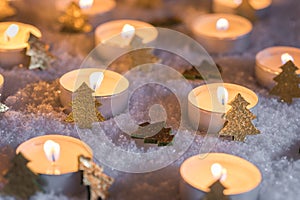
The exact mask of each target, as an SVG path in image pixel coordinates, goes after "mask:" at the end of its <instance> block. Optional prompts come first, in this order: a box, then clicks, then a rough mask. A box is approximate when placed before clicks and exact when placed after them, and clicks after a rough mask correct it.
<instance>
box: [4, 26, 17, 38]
mask: <svg viewBox="0 0 300 200" xmlns="http://www.w3.org/2000/svg"><path fill="white" fill-rule="evenodd" d="M18 32H19V26H18V25H16V24H11V25H9V27H8V28H7V29H6V31H5V33H4V37H5V39H6V40H7V41H9V40H11V39H12V38H13V37H15V36H16V35H17V34H18Z"/></svg>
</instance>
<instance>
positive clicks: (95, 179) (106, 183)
mask: <svg viewBox="0 0 300 200" xmlns="http://www.w3.org/2000/svg"><path fill="white" fill-rule="evenodd" d="M78 159H79V170H82V171H83V184H84V185H86V186H89V200H97V199H98V198H99V197H100V198H101V199H106V198H107V197H108V189H109V188H110V186H111V185H112V184H113V182H114V179H113V178H111V177H109V176H107V175H106V174H104V173H103V168H102V167H100V166H98V165H97V164H96V163H94V162H93V161H92V160H91V159H90V158H87V157H84V156H83V155H80V156H79V158H78Z"/></svg>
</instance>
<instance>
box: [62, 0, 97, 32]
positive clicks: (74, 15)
mask: <svg viewBox="0 0 300 200" xmlns="http://www.w3.org/2000/svg"><path fill="white" fill-rule="evenodd" d="M58 20H59V22H60V23H62V25H63V27H62V31H66V32H75V33H79V32H90V31H91V30H92V26H91V25H90V24H89V23H88V19H87V16H86V15H84V14H83V13H82V11H81V9H80V7H79V5H78V4H77V3H75V2H71V4H70V5H69V7H68V8H67V10H66V12H65V14H64V15H62V16H61V17H60V18H59V19H58Z"/></svg>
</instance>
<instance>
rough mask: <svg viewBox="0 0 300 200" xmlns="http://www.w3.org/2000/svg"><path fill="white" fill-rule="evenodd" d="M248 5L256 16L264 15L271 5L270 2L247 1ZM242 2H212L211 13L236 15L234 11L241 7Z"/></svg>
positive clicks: (237, 0) (234, 0)
mask: <svg viewBox="0 0 300 200" xmlns="http://www.w3.org/2000/svg"><path fill="white" fill-rule="evenodd" d="M248 1H249V4H250V5H251V6H252V7H253V9H254V10H255V12H256V15H257V16H263V15H265V14H266V13H267V12H268V10H269V8H270V6H271V4H272V0H248ZM242 2H243V0H213V11H214V12H219V13H232V14H236V9H237V7H238V6H240V5H241V3H242Z"/></svg>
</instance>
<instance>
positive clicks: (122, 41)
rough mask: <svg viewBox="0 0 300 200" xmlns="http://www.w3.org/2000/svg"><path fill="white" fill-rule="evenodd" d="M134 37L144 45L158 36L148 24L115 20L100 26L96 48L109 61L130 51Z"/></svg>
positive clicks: (97, 29)
mask: <svg viewBox="0 0 300 200" xmlns="http://www.w3.org/2000/svg"><path fill="white" fill-rule="evenodd" d="M134 35H137V36H138V37H140V38H141V39H142V42H143V44H149V43H151V42H153V41H154V40H155V39H156V38H157V35H158V32H157V29H156V28H155V27H154V26H152V25H151V24H148V23H146V22H142V21H137V20H114V21H109V22H106V23H104V24H101V25H99V26H98V27H97V28H96V30H95V46H96V47H97V45H99V44H101V45H99V46H98V47H97V52H98V53H99V55H100V56H101V57H102V58H104V59H107V60H111V59H114V58H117V57H119V56H120V55H122V54H123V53H125V52H128V51H130V46H129V44H130V42H131V40H132V38H133V37H134Z"/></svg>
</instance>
